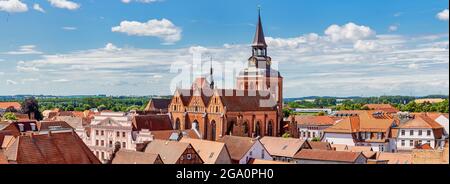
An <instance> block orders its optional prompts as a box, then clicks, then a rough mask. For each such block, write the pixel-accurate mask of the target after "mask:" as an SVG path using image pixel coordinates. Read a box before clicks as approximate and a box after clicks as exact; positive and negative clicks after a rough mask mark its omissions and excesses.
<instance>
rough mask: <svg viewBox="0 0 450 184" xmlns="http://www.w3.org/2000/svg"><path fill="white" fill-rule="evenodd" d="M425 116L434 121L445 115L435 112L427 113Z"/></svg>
mask: <svg viewBox="0 0 450 184" xmlns="http://www.w3.org/2000/svg"><path fill="white" fill-rule="evenodd" d="M426 115H427V116H428V117H430V118H431V119H432V120H436V119H438V118H439V117H441V116H445V114H443V113H437V112H427V113H426ZM447 117H448V114H447Z"/></svg>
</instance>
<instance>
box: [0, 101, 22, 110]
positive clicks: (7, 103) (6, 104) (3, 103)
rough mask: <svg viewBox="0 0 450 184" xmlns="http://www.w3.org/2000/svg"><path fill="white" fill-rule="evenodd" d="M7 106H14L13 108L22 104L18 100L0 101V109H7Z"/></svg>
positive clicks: (17, 107)
mask: <svg viewBox="0 0 450 184" xmlns="http://www.w3.org/2000/svg"><path fill="white" fill-rule="evenodd" d="M9 107H14V109H16V110H18V109H21V107H22V105H20V103H19V102H0V109H7V108H9Z"/></svg>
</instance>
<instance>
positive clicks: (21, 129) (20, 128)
mask: <svg viewBox="0 0 450 184" xmlns="http://www.w3.org/2000/svg"><path fill="white" fill-rule="evenodd" d="M17 125H18V126H19V131H20V132H23V131H24V130H25V128H24V125H23V124H22V123H19V124H17Z"/></svg>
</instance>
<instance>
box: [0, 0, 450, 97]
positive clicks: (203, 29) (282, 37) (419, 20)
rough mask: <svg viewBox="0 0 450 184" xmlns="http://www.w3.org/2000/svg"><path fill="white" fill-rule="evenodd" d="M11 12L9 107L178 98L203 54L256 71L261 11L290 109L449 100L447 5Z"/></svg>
mask: <svg viewBox="0 0 450 184" xmlns="http://www.w3.org/2000/svg"><path fill="white" fill-rule="evenodd" d="M2 2H3V1H2ZM4 2H6V3H8V2H9V1H4ZM11 2H12V1H11ZM14 2H15V3H18V4H16V5H14V6H6V5H5V4H0V12H1V14H0V25H1V26H2V27H7V28H8V29H1V30H0V39H1V40H4V41H3V42H2V43H0V66H2V67H1V68H0V78H1V79H0V84H1V85H2V87H1V88H0V94H4V95H6V96H13V95H14V94H53V95H54V96H77V95H74V94H107V95H111V96H153V95H157V96H170V95H173V91H170V86H169V84H170V81H171V80H172V79H174V78H175V75H176V74H178V73H171V72H170V71H171V64H173V63H175V62H178V61H184V62H190V61H191V60H193V56H192V55H193V53H194V51H199V52H201V53H203V55H204V56H205V58H202V59H201V61H202V62H203V63H205V64H208V66H209V57H213V61H214V67H217V68H220V67H221V66H223V65H226V64H225V63H226V62H227V61H239V62H245V61H246V60H247V58H248V57H249V56H250V55H251V47H250V44H251V40H252V39H253V36H254V31H255V25H256V22H257V6H258V5H261V7H262V11H261V15H262V23H263V26H264V32H265V35H266V40H267V43H268V53H269V55H270V56H271V57H272V58H273V62H274V65H275V64H276V65H277V66H278V70H279V71H280V72H281V75H282V76H283V77H284V80H285V83H284V88H283V91H284V96H285V97H284V98H301V97H308V96H331V97H342V98H344V97H352V96H360V97H377V96H412V97H419V96H428V95H429V94H440V95H447V96H448V89H449V74H448V73H449V50H448V49H449V46H448V44H449V41H448V39H449V34H448V1H440V0H432V1H426V2H424V1H413V2H411V1H407V0H401V1H395V2H393V1H387V0H384V1H370V2H369V1H364V2H361V1H355V0H349V1H345V2H327V4H321V3H323V1H320V2H319V1H314V2H309V1H289V2H290V3H283V4H281V3H275V2H271V1H268V0H251V1H245V2H242V1H236V0H229V1H226V2H212V1H207V0H198V1H197V3H190V2H186V1H181V0H164V1H119V0H117V1H108V2H104V1H100V2H99V1H90V2H87V1H79V0H71V1H67V2H72V3H69V4H65V5H64V6H63V5H58V4H51V3H49V2H47V1H36V2H29V1H24V0H20V1H14ZM145 2H148V3H145ZM237 2H239V6H237V5H236V4H237ZM33 3H34V4H33ZM36 4H37V5H38V6H35V5H36ZM350 4H352V6H349V5H350ZM386 4H388V5H390V6H386ZM100 7H101V8H100ZM353 7H358V8H353ZM196 10H198V11H196ZM200 10H204V11H200ZM317 10H321V11H320V13H318V11H317ZM114 12H124V13H123V14H115V13H114ZM280 12H281V13H280ZM285 12H286V13H285ZM287 12H289V13H287ZM361 15H363V16H361ZM29 30H33V34H30V32H29ZM206 57H208V58H206ZM195 69H198V68H195ZM205 73H207V72H201V74H205ZM215 78H216V79H217V81H216V82H217V83H219V84H221V82H222V80H223V78H220V77H219V76H216V75H215ZM232 87H233V86H229V85H226V86H225V85H224V87H223V88H232ZM444 93H447V94H444Z"/></svg>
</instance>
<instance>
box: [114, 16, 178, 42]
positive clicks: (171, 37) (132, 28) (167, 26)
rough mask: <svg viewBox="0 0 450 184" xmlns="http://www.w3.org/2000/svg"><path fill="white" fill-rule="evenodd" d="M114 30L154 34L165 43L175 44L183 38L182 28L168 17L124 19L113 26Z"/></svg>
mask: <svg viewBox="0 0 450 184" xmlns="http://www.w3.org/2000/svg"><path fill="white" fill-rule="evenodd" d="M111 30H112V32H120V33H126V34H128V35H133V36H153V37H158V38H160V39H162V40H163V41H164V42H165V44H173V43H175V42H177V41H180V40H181V32H182V30H181V28H179V27H177V26H175V25H174V24H173V23H172V22H171V21H170V20H167V19H161V20H157V19H152V20H149V21H147V22H144V23H141V22H137V21H122V22H121V23H120V25H119V26H116V27H113V28H111Z"/></svg>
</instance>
